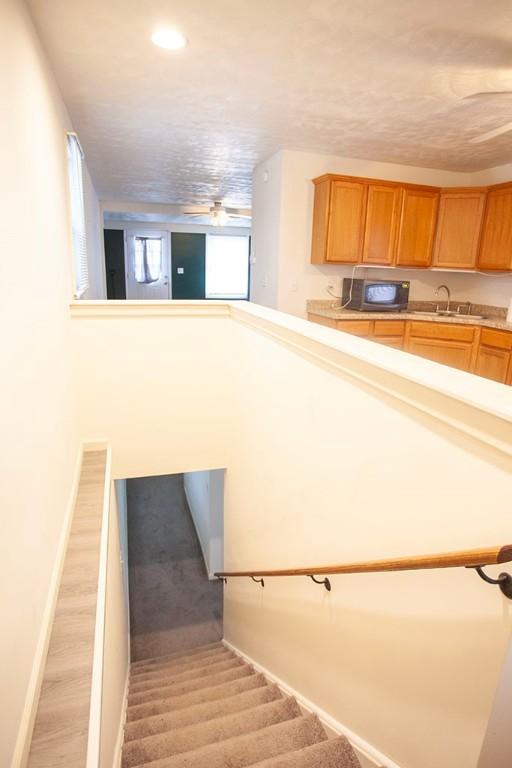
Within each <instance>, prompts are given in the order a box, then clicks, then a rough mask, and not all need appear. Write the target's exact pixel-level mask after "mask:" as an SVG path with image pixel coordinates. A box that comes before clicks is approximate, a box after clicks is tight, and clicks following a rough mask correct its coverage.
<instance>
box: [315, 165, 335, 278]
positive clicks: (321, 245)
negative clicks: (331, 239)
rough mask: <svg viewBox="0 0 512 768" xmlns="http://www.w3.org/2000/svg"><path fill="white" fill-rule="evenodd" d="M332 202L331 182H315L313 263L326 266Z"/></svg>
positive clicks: (325, 180)
mask: <svg viewBox="0 0 512 768" xmlns="http://www.w3.org/2000/svg"><path fill="white" fill-rule="evenodd" d="M330 201H331V180H330V179H329V178H324V179H318V180H315V199H314V203H313V230H312V233H311V263H312V264H325V259H326V256H327V232H328V229H329V206H330Z"/></svg>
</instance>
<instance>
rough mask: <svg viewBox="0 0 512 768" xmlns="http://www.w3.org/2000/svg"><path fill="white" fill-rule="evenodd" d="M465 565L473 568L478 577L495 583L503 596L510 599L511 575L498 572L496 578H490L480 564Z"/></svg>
mask: <svg viewBox="0 0 512 768" xmlns="http://www.w3.org/2000/svg"><path fill="white" fill-rule="evenodd" d="M466 567H467V568H473V569H474V570H475V571H476V572H477V573H478V575H479V576H480V578H481V579H483V580H484V581H486V582H487V583H488V584H497V585H498V586H499V588H500V589H501V591H502V592H503V594H504V595H505V597H508V599H509V600H512V576H511V575H510V573H500V575H499V576H498V578H497V579H492V578H491V577H490V576H488V575H487V574H486V573H485V571H484V570H483V568H482V566H481V565H468V566H466Z"/></svg>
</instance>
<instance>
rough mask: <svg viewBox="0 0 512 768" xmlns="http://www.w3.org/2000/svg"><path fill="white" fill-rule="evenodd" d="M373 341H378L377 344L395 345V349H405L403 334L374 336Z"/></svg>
mask: <svg viewBox="0 0 512 768" xmlns="http://www.w3.org/2000/svg"><path fill="white" fill-rule="evenodd" d="M372 341H376V342H377V344H385V345H386V346H387V347H394V348H395V349H403V347H404V340H403V338H402V337H401V336H373V337H372Z"/></svg>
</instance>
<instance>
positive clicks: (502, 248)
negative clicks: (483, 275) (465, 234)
mask: <svg viewBox="0 0 512 768" xmlns="http://www.w3.org/2000/svg"><path fill="white" fill-rule="evenodd" d="M478 267H479V269H489V270H491V269H498V270H500V269H501V270H509V269H512V184H504V185H500V186H498V187H494V188H492V189H490V190H489V192H488V194H487V203H486V207H485V215H484V223H483V230H482V241H481V245H480V253H479V256H478Z"/></svg>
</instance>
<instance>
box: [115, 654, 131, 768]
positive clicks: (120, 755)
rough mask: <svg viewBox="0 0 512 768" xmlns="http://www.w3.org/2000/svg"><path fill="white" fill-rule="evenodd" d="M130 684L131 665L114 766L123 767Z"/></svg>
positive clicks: (128, 672) (125, 685) (124, 696)
mask: <svg viewBox="0 0 512 768" xmlns="http://www.w3.org/2000/svg"><path fill="white" fill-rule="evenodd" d="M129 686H130V665H129V664H128V669H127V671H126V682H125V684H124V693H123V707H122V709H121V718H120V720H119V731H118V734H117V740H116V746H115V752H114V760H113V762H112V768H121V764H122V758H123V744H124V727H125V725H126V713H127V711H128V688H129Z"/></svg>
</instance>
